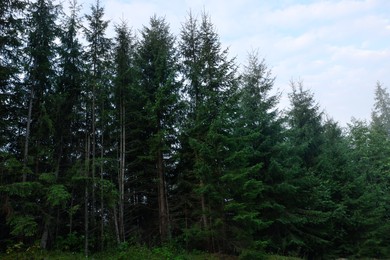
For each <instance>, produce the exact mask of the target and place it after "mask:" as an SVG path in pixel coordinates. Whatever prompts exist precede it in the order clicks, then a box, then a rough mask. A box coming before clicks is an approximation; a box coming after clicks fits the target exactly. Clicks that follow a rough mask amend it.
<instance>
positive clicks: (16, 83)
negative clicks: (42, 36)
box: [0, 0, 27, 152]
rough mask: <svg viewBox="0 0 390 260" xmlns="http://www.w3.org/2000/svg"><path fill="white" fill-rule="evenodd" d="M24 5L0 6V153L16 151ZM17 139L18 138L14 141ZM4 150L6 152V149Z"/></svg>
mask: <svg viewBox="0 0 390 260" xmlns="http://www.w3.org/2000/svg"><path fill="white" fill-rule="evenodd" d="M26 5H27V3H26V1H23V0H17V1H2V2H1V3H0V111H1V112H0V114H1V115H0V149H4V150H8V149H11V150H13V151H14V152H15V151H16V149H17V150H20V147H18V144H17V140H15V139H17V138H20V136H19V134H16V133H18V132H19V129H20V119H19V118H20V117H21V114H20V113H21V112H22V113H23V101H24V100H23V97H24V96H25V95H24V93H20V92H22V91H20V80H19V75H20V73H21V72H22V70H23V68H22V66H21V64H22V58H21V57H23V55H22V37H21V35H23V34H22V32H23V20H24V18H25V17H24V14H23V12H24V10H25V8H26ZM16 136H18V137H16ZM6 147H8V149H7V148H6Z"/></svg>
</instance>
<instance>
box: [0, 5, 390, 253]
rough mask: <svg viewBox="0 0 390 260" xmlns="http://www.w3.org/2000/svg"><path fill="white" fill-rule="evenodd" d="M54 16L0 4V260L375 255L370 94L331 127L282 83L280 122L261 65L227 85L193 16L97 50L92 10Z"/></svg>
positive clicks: (381, 160) (377, 154) (384, 200)
mask: <svg viewBox="0 0 390 260" xmlns="http://www.w3.org/2000/svg"><path fill="white" fill-rule="evenodd" d="M61 5H62V3H60V5H58V6H57V5H55V4H53V3H52V2H51V1H48V0H36V1H30V2H28V1H24V0H14V1H1V3H0V28H2V33H1V35H0V55H1V62H0V111H1V113H0V201H1V204H0V230H1V232H0V250H6V248H8V250H7V253H8V254H7V255H1V256H0V258H2V259H31V258H37V259H45V258H48V259H84V258H85V257H86V255H88V257H92V258H96V259H218V258H227V259H230V258H231V259H236V258H237V257H238V258H241V259H284V258H282V257H280V256H270V255H267V254H266V252H271V253H275V254H285V255H296V256H301V257H304V258H307V259H319V258H329V259H330V258H338V257H348V258H350V257H352V258H353V257H361V258H372V257H375V258H384V259H386V258H389V257H390V251H389V246H388V245H389V244H390V236H389V234H390V222H389V215H390V208H389V205H390V195H389V194H390V193H389V181H390V159H389V158H390V95H389V94H388V91H387V89H386V88H385V87H384V86H383V85H382V84H380V83H378V84H377V86H376V89H375V100H374V101H375V102H374V107H373V113H372V118H371V121H370V122H365V121H359V120H352V122H351V124H350V125H349V126H348V129H347V131H344V130H343V129H341V128H340V127H339V126H338V125H337V123H336V122H333V121H332V120H324V113H323V112H322V111H321V109H320V106H319V105H318V104H317V103H316V101H315V100H314V96H313V94H312V93H311V92H310V91H309V90H304V89H303V86H302V84H301V83H299V82H298V83H296V82H292V91H291V93H290V94H289V98H290V102H291V107H290V108H289V109H287V110H286V111H285V113H284V115H283V114H281V113H279V111H278V109H277V107H278V102H279V93H276V94H272V93H274V90H273V87H274V80H275V79H274V77H273V76H272V73H271V71H270V70H269V69H268V68H267V66H266V64H265V61H264V60H261V59H260V58H259V57H258V54H257V53H256V52H253V53H251V54H250V55H249V59H248V64H247V65H246V66H245V67H244V69H243V70H242V73H241V74H240V75H239V74H238V70H237V63H236V61H235V60H234V59H229V56H230V55H229V53H228V50H227V49H223V48H222V43H221V42H220V38H219V36H218V34H217V30H216V28H215V27H214V25H213V24H212V22H211V18H210V16H208V15H207V14H206V13H202V14H201V15H200V17H199V20H198V19H197V18H196V17H195V16H193V15H192V14H191V13H190V14H189V17H188V19H187V20H186V21H185V22H184V23H183V27H182V30H181V32H180V35H179V37H178V42H176V37H175V35H172V34H171V32H170V26H169V24H168V23H167V22H166V20H165V19H164V18H159V17H157V16H153V17H152V18H151V19H150V24H149V25H148V26H145V27H143V28H142V29H141V31H140V32H141V33H140V39H139V40H137V39H136V37H135V36H134V35H133V33H132V30H130V29H129V28H128V26H127V25H126V24H125V23H123V24H121V25H118V26H116V28H115V31H116V33H117V35H116V38H115V42H114V44H112V41H111V39H110V38H108V37H106V35H105V31H106V29H107V28H108V21H105V20H104V8H103V7H102V6H101V5H100V2H99V1H96V4H95V5H93V6H92V7H91V11H92V12H91V14H90V15H86V16H85V18H86V22H87V24H88V25H87V26H86V27H84V26H82V21H81V19H80V17H81V16H80V17H79V15H78V12H79V10H81V9H80V8H79V6H78V4H77V2H76V1H73V2H72V3H71V4H70V12H68V13H69V15H66V14H65V13H62V12H60V9H61V7H62V6H61ZM26 8H27V9H26ZM82 16H84V15H82ZM80 30H83V31H84V36H85V40H86V41H81V40H79V38H78V37H79V35H80ZM98 175H100V176H98ZM99 177H100V178H99ZM156 209H158V210H156ZM38 240H39V241H38ZM120 241H127V243H121V242H120ZM159 241H160V242H163V243H160V242H159ZM176 243H177V244H176ZM38 244H40V245H41V246H42V248H46V247H47V248H55V249H57V250H61V251H69V253H67V252H66V253H64V252H61V251H57V252H55V251H50V252H48V251H44V250H42V249H41V248H40V246H38ZM144 244H145V245H149V246H154V247H151V248H148V247H146V246H143V245H144ZM156 245H158V246H156ZM181 247H183V248H186V250H201V251H203V252H204V251H209V252H219V253H216V254H206V253H201V251H196V252H195V251H194V252H192V253H190V252H189V251H184V250H183V249H182V248H181ZM106 248H108V249H109V250H105V249H106ZM83 250H84V254H85V255H83V254H81V253H79V252H81V251H83ZM99 250H101V252H97V251H99ZM285 259H287V258H285Z"/></svg>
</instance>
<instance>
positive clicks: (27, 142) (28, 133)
mask: <svg viewBox="0 0 390 260" xmlns="http://www.w3.org/2000/svg"><path fill="white" fill-rule="evenodd" d="M33 99H34V89H33V87H31V91H30V101H29V104H28V116H27V126H26V138H25V141H24V154H23V168H24V169H23V176H22V181H23V182H26V181H27V172H26V169H25V168H26V167H27V163H28V145H29V142H30V127H31V117H32V105H33Z"/></svg>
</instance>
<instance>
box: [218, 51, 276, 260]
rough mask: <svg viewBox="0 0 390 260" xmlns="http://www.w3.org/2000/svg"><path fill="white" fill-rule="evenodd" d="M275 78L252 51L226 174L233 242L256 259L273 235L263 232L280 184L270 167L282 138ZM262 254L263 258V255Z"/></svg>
mask: <svg viewBox="0 0 390 260" xmlns="http://www.w3.org/2000/svg"><path fill="white" fill-rule="evenodd" d="M273 83H274V78H273V77H272V76H271V72H270V71H269V70H268V68H267V66H266V64H265V62H264V60H263V61H261V60H259V57H258V55H257V53H251V54H249V58H248V65H247V66H246V67H245V71H244V73H243V75H242V80H241V88H240V99H239V109H238V116H237V118H236V122H235V124H234V129H233V131H234V135H235V138H236V141H235V143H236V145H235V148H234V151H235V152H234V153H233V154H232V156H231V157H230V158H229V160H230V161H231V162H230V165H229V168H230V171H229V172H228V173H227V174H225V175H224V177H223V180H224V181H225V182H226V183H227V187H228V190H229V192H230V197H229V200H228V202H227V203H226V206H225V210H226V212H227V213H226V214H227V215H228V216H229V217H228V222H229V225H228V229H229V230H230V232H231V234H230V235H229V237H230V243H231V244H232V245H233V246H234V248H235V250H237V251H239V252H241V254H242V256H243V257H244V255H247V257H250V256H252V257H254V258H256V251H257V252H262V250H264V247H265V245H266V241H267V237H266V236H264V235H262V234H263V233H264V231H265V228H266V227H268V226H269V224H270V223H272V220H271V219H269V218H268V216H267V213H268V212H270V211H271V210H272V206H271V201H270V197H269V196H270V195H271V192H272V186H273V185H274V183H273V181H274V180H272V178H273V176H272V172H271V171H270V165H271V163H272V160H274V159H275V156H276V155H277V148H276V146H277V144H278V143H279V142H280V141H281V127H282V126H281V122H280V120H279V119H278V111H277V109H276V105H277V102H278V95H272V94H271V93H270V92H271V90H272V88H273ZM257 257H260V256H259V255H257Z"/></svg>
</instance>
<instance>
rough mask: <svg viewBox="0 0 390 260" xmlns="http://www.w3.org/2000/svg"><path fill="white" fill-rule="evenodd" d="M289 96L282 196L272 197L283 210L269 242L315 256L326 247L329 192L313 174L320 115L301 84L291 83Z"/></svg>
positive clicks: (319, 143) (318, 149) (319, 139)
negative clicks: (275, 231)
mask: <svg viewBox="0 0 390 260" xmlns="http://www.w3.org/2000/svg"><path fill="white" fill-rule="evenodd" d="M289 97H290V102H291V108H290V109H289V110H288V111H287V123H288V129H287V131H286V141H285V144H284V148H283V149H284V150H283V151H282V155H281V157H280V158H279V160H281V161H280V162H281V163H280V165H282V168H279V170H282V173H283V175H284V176H283V178H284V181H283V184H282V185H280V186H279V187H278V189H279V191H278V192H283V193H284V195H282V196H280V197H279V198H275V200H276V201H277V203H278V204H280V205H282V206H283V208H280V212H279V215H278V217H277V219H275V222H274V225H273V226H272V228H273V229H276V230H278V232H277V235H276V234H275V235H276V236H273V239H275V240H274V242H273V243H274V245H275V244H278V243H279V244H280V245H281V247H282V249H283V251H296V252H297V253H298V254H299V255H301V256H304V255H307V256H309V257H317V256H319V255H322V254H323V253H324V251H325V249H326V245H327V244H328V240H327V234H326V224H327V220H328V218H329V215H330V212H329V210H328V208H327V207H328V203H329V197H330V195H329V191H328V188H327V186H326V185H325V183H322V182H321V179H320V177H319V175H318V172H317V171H316V165H317V163H318V160H319V156H320V155H321V152H322V151H321V146H322V144H323V142H324V137H323V133H324V130H323V122H322V112H320V110H319V106H318V104H316V102H315V100H314V98H313V94H312V93H311V92H310V91H308V90H304V89H303V86H302V84H301V83H298V85H297V83H294V82H293V83H292V93H290V95H289ZM280 165H279V166H278V167H280Z"/></svg>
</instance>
